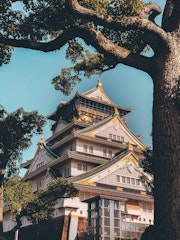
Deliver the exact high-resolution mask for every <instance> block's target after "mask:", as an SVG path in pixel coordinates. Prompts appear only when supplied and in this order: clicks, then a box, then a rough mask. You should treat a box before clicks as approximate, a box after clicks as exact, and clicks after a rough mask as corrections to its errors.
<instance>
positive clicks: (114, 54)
mask: <svg viewBox="0 0 180 240" xmlns="http://www.w3.org/2000/svg"><path fill="white" fill-rule="evenodd" d="M76 34H77V35H76V36H77V37H80V38H82V39H84V40H85V42H86V43H87V44H89V45H92V46H93V47H94V48H95V49H97V50H98V51H99V52H100V53H103V54H104V55H105V56H106V57H107V58H112V59H114V60H115V62H117V63H123V64H125V65H128V66H131V67H134V68H136V69H140V70H143V71H145V72H147V73H148V74H151V68H150V64H152V62H151V61H152V60H151V58H148V57H145V56H142V55H137V54H134V53H131V52H130V51H129V50H128V49H126V48H123V47H121V46H119V45H117V44H114V43H112V41H110V40H108V39H107V38H106V37H105V36H104V35H103V34H102V32H101V31H98V30H96V29H94V28H90V27H88V26H87V27H86V28H84V27H82V28H80V27H79V28H78V29H77V31H76Z"/></svg>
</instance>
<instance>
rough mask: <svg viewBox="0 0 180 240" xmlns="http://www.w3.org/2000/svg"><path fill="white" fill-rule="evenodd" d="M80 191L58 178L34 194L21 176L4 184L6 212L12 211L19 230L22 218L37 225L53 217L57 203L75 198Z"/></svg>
mask: <svg viewBox="0 0 180 240" xmlns="http://www.w3.org/2000/svg"><path fill="white" fill-rule="evenodd" d="M77 194H78V190H77V189H76V188H75V187H74V186H73V184H72V183H69V182H68V181H67V180H65V179H64V178H57V179H56V180H53V181H51V182H50V184H49V185H47V186H45V187H44V188H42V189H39V190H38V191H37V192H36V193H33V192H32V186H31V184H30V183H29V182H24V181H23V180H22V179H21V178H20V177H19V176H15V177H13V178H10V179H8V180H7V181H6V182H5V184H4V201H5V203H6V207H5V208H6V210H10V211H11V213H12V214H14V217H15V219H16V222H17V226H16V227H15V229H17V228H19V227H20V226H21V225H22V223H21V218H22V217H27V218H28V219H29V221H31V222H33V223H35V224H37V223H39V222H41V221H45V220H47V219H49V218H51V217H52V214H53V211H54V206H55V203H56V201H57V200H58V199H59V198H61V197H63V198H74V197H76V196H77Z"/></svg>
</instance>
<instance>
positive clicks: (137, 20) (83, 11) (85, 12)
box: [67, 0, 167, 47]
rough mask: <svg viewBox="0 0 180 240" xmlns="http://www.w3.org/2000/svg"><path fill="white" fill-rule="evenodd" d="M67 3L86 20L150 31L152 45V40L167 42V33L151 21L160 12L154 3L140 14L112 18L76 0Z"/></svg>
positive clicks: (119, 29) (118, 28)
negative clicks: (83, 5)
mask: <svg viewBox="0 0 180 240" xmlns="http://www.w3.org/2000/svg"><path fill="white" fill-rule="evenodd" d="M67 3H68V4H69V8H70V9H71V10H72V11H73V13H75V14H76V15H77V16H79V17H81V18H84V19H86V20H88V21H93V22H94V23H95V24H98V25H102V26H104V27H108V28H110V29H113V30H115V31H125V30H130V29H134V30H137V29H139V30H143V31H144V32H147V33H151V36H152V35H153V36H154V40H153V38H151V41H150V42H149V44H152V45H153V41H154V42H156V43H157V40H158V39H159V40H160V41H163V42H164V43H166V44H167V33H166V32H165V31H164V30H163V29H161V28H160V27H159V26H158V25H156V24H155V23H153V22H152V21H151V20H152V19H153V18H154V17H155V16H157V15H158V14H159V13H160V12H161V9H160V7H158V6H157V5H156V4H147V5H146V7H145V10H144V11H143V13H142V14H141V15H140V16H135V17H134V16H133V17H122V18H121V19H113V18H112V17H110V16H105V15H103V14H100V13H98V12H96V11H94V10H92V9H88V8H85V7H82V6H81V5H80V4H79V3H78V1H77V0H67ZM147 14H149V17H150V18H151V20H149V19H148V18H147V17H145V15H147ZM146 40H147V39H146ZM152 47H153V46H152Z"/></svg>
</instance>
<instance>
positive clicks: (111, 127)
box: [77, 114, 146, 150]
mask: <svg viewBox="0 0 180 240" xmlns="http://www.w3.org/2000/svg"><path fill="white" fill-rule="evenodd" d="M77 133H78V134H82V135H84V136H89V137H95V138H103V139H107V140H109V141H116V142H118V141H119V142H121V143H122V142H125V143H130V144H131V145H133V146H136V147H138V148H140V149H142V150H144V149H145V148H146V146H145V145H144V144H143V143H142V142H141V141H140V139H139V138H138V137H137V136H135V135H134V134H133V133H132V132H131V131H130V130H129V128H128V127H127V125H126V124H125V123H124V121H123V120H122V119H121V118H120V117H119V115H118V114H115V115H114V116H109V117H107V118H105V119H104V120H102V121H100V122H98V123H97V124H94V125H92V126H89V127H87V128H84V129H81V130H78V131H77Z"/></svg>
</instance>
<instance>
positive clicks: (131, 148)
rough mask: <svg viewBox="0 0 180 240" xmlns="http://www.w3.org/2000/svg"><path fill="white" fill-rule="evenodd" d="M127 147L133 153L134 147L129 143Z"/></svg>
mask: <svg viewBox="0 0 180 240" xmlns="http://www.w3.org/2000/svg"><path fill="white" fill-rule="evenodd" d="M127 147H128V150H130V151H133V149H134V148H133V145H132V144H131V143H130V142H129V141H128V142H127Z"/></svg>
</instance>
